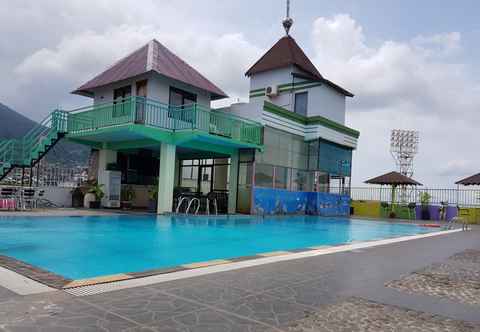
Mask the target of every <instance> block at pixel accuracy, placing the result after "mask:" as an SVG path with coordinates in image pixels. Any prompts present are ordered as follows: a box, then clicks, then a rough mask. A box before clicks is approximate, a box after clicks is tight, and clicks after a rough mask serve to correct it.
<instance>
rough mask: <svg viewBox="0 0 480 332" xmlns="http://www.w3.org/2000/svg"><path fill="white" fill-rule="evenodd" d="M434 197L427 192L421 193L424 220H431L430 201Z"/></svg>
mask: <svg viewBox="0 0 480 332" xmlns="http://www.w3.org/2000/svg"><path fill="white" fill-rule="evenodd" d="M431 198H432V196H431V195H430V194H429V193H427V192H426V191H424V192H422V193H420V205H421V207H422V220H430V210H429V205H430V199H431Z"/></svg>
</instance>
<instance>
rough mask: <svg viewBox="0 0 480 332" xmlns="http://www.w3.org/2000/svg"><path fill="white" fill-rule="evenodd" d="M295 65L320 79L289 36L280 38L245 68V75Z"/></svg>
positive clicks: (311, 64)
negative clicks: (252, 63) (249, 66)
mask: <svg viewBox="0 0 480 332" xmlns="http://www.w3.org/2000/svg"><path fill="white" fill-rule="evenodd" d="M290 65H296V66H297V67H299V68H300V69H302V70H303V71H305V72H307V73H308V74H310V75H312V76H313V77H314V78H316V79H322V78H323V77H322V75H321V74H320V73H319V71H318V70H317V68H315V66H314V65H313V63H312V62H311V61H310V59H309V58H308V57H307V56H306V55H305V53H304V52H303V51H302V49H301V48H300V46H298V44H297V42H296V41H295V39H293V38H292V37H291V36H285V37H282V38H280V40H279V41H277V42H276V43H275V45H273V46H272V48H270V49H269V50H268V51H267V53H265V54H264V55H263V56H262V57H261V58H260V59H259V60H258V61H257V62H255V64H254V65H253V66H252V67H251V68H250V69H249V70H247V72H246V73H245V75H246V76H251V75H253V74H256V73H261V72H264V71H267V70H271V69H278V68H283V67H287V66H290Z"/></svg>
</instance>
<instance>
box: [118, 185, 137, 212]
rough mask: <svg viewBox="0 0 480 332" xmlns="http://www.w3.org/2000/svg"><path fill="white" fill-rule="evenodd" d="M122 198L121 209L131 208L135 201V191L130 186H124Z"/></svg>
mask: <svg viewBox="0 0 480 332" xmlns="http://www.w3.org/2000/svg"><path fill="white" fill-rule="evenodd" d="M121 197H122V202H121V205H122V209H131V208H132V206H133V201H134V200H135V197H136V196H135V190H133V187H132V186H126V187H125V188H124V189H123V190H122V193H121Z"/></svg>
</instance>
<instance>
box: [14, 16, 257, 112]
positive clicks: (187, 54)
mask: <svg viewBox="0 0 480 332" xmlns="http://www.w3.org/2000/svg"><path fill="white" fill-rule="evenodd" d="M152 38H156V39H158V40H159V41H161V42H162V43H163V44H164V45H165V46H167V47H168V48H170V49H171V50H172V51H173V52H174V53H176V54H177V55H178V56H180V57H181V58H183V59H184V60H185V61H187V62H188V63H189V64H190V65H192V66H193V67H195V68H196V69H197V70H199V71H200V72H201V73H202V74H204V75H205V76H206V77H208V78H209V79H210V80H212V81H213V82H214V83H216V84H217V85H218V86H220V87H221V88H223V89H224V90H225V91H226V92H227V94H229V95H230V96H231V97H245V95H246V94H247V92H248V80H247V79H246V78H245V77H244V75H243V74H244V71H245V68H247V67H248V66H249V65H250V64H251V63H253V61H254V60H255V59H256V58H258V57H259V56H260V54H261V49H260V48H258V47H256V46H254V45H252V44H251V43H249V42H248V41H247V40H246V39H245V38H244V36H243V35H242V34H239V33H234V34H223V35H218V36H214V35H207V34H204V35H202V36H199V35H198V34H196V33H188V32H187V31H185V32H184V33H183V34H180V35H179V34H177V33H169V32H165V31H162V30H158V29H157V28H155V27H153V26H127V25H122V26H118V27H113V28H110V29H108V30H107V31H105V32H103V33H97V32H94V31H84V32H82V33H79V34H75V35H72V36H68V37H64V38H63V39H62V40H61V41H60V42H59V43H58V44H57V45H56V46H54V47H52V48H42V49H40V50H37V51H35V52H34V53H33V54H31V55H29V56H28V57H26V58H25V59H24V60H23V61H22V62H21V63H19V64H18V65H17V66H16V67H15V69H14V72H15V74H16V76H17V79H18V82H17V84H18V85H19V89H22V90H29V91H31V94H30V98H34V97H35V95H38V97H40V96H41V95H50V96H58V99H57V102H58V101H59V100H60V103H62V104H64V105H63V106H68V105H69V104H70V103H71V102H70V99H71V98H70V97H69V96H68V95H66V94H67V93H68V91H71V90H73V89H74V88H76V87H78V86H79V85H80V84H81V83H84V82H85V81H87V80H88V79H90V78H92V77H93V76H94V75H96V74H98V73H100V72H101V71H103V70H104V69H105V68H106V67H107V66H109V65H111V64H112V63H114V62H115V61H117V60H118V59H120V58H121V57H123V56H125V55H126V54H128V53H130V52H132V51H133V50H135V49H136V48H138V47H140V46H142V45H144V44H145V43H147V42H148V41H149V40H150V39H152ZM45 78H49V82H50V84H47V85H38V82H41V81H43V80H45ZM33 87H35V89H34V88H33ZM32 93H33V95H32ZM61 98H63V101H61V100H62V99H61ZM52 99H53V98H52ZM85 102H87V101H85ZM65 104H67V105H65ZM56 106H57V105H56V104H55V105H48V107H46V108H45V113H46V112H48V110H49V109H51V108H52V107H56Z"/></svg>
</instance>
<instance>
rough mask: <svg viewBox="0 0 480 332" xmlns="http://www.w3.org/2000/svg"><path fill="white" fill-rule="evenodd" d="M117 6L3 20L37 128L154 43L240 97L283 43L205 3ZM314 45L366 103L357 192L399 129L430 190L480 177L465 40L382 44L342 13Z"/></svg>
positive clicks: (8, 88)
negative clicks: (405, 132)
mask: <svg viewBox="0 0 480 332" xmlns="http://www.w3.org/2000/svg"><path fill="white" fill-rule="evenodd" d="M116 3H117V5H115V6H112V5H111V3H110V2H109V1H106V0H95V1H87V0H75V1H68V2H65V1H54V0H45V1H42V2H41V3H40V2H38V3H37V2H31V3H30V4H29V5H28V6H27V5H25V6H20V5H15V8H11V9H10V10H9V11H0V30H1V31H2V32H4V33H5V34H6V35H9V36H14V37H12V38H4V39H2V40H0V54H2V56H0V71H1V72H2V75H1V76H0V87H1V88H2V90H1V91H2V96H1V97H2V100H1V101H2V102H6V103H7V104H9V105H10V106H12V107H14V108H15V109H17V110H19V111H21V112H23V113H25V114H27V115H30V116H32V117H33V118H35V119H37V120H38V119H40V118H42V117H43V116H44V115H46V114H47V113H48V112H49V110H51V109H52V108H54V107H57V106H59V105H60V106H65V107H69V106H73V105H75V104H76V105H82V104H85V103H88V102H89V101H88V100H86V99H84V98H83V97H73V96H71V95H69V93H68V92H69V91H70V90H73V89H74V88H76V87H78V85H79V84H81V83H83V82H84V81H86V80H88V79H89V78H91V77H92V76H93V75H95V74H97V73H98V72H100V71H101V70H103V69H104V68H105V67H106V66H108V65H110V64H111V63H112V62H114V61H115V60H117V59H119V58H120V57H122V56H124V55H126V54H127V53H129V52H131V51H132V50H133V49H135V48H137V47H139V46H141V45H142V44H144V43H146V42H147V41H148V40H149V39H151V38H157V39H158V40H159V41H161V42H162V43H164V44H165V45H166V46H167V47H169V48H170V49H171V50H172V51H174V52H175V53H177V54H178V55H179V56H180V57H182V58H184V59H185V60H186V61H187V62H188V63H190V64H191V65H192V66H193V67H195V68H197V69H198V70H199V71H200V72H201V73H202V74H204V75H205V76H206V77H208V78H209V79H211V80H212V81H213V82H215V83H217V84H218V85H219V86H220V87H221V88H223V89H224V90H225V91H226V92H227V93H228V94H229V95H231V96H232V97H237V96H238V97H244V96H246V95H247V93H248V80H247V79H245V77H244V75H243V74H244V72H245V70H246V69H247V68H248V67H249V66H250V65H251V64H252V63H253V62H254V61H255V60H256V59H257V58H258V57H259V56H260V55H261V54H262V52H263V51H265V49H267V48H269V47H270V46H271V44H270V43H273V42H274V40H271V41H270V42H269V44H268V45H262V47H259V46H258V45H256V44H254V43H252V42H251V41H250V39H249V38H246V37H245V35H244V33H246V31H248V30H249V29H250V27H249V26H246V25H242V26H235V27H234V28H233V31H228V32H225V31H226V29H224V28H223V27H222V26H217V25H216V24H223V25H226V24H227V23H225V22H226V21H228V19H227V18H225V17H223V18H222V17H221V14H222V13H223V12H221V11H218V12H214V14H215V15H218V16H219V19H218V20H207V21H205V19H204V17H206V16H205V15H199V13H198V12H195V11H196V10H197V11H198V10H201V11H204V12H209V11H210V9H209V8H207V7H205V6H200V5H198V4H197V3H196V2H194V1H191V5H188V6H187V5H185V6H184V7H183V8H184V9H183V10H181V11H179V10H178V8H177V7H178V4H176V3H175V2H159V1H153V0H151V1H145V2H143V3H142V6H138V5H136V4H135V2H133V1H129V0H119V1H117V2H116ZM13 6H14V5H12V7H13ZM224 7H228V6H227V5H225V6H224ZM222 10H225V8H223V9H222ZM226 12H228V10H227V11H226ZM202 13H203V12H202ZM203 14H205V13H203ZM210 14H212V13H210ZM220 18H221V19H220ZM18 22H28V24H18ZM218 22H223V23H218ZM199 27H201V29H202V30H201V33H200V31H199V29H198V28H199ZM267 30H268V27H266V30H264V31H267ZM268 31H270V30H268ZM279 33H280V32H279ZM264 34H265V33H264ZM270 34H271V32H269V33H267V34H266V35H270ZM252 35H254V34H253V32H252ZM250 38H251V37H250ZM12 40H21V41H22V42H21V43H20V42H19V43H18V45H12ZM311 40H312V44H313V50H314V55H315V56H314V59H313V60H314V63H315V64H316V65H317V67H318V69H319V70H320V72H321V73H322V74H323V75H325V76H326V77H327V78H329V79H331V80H333V81H335V82H337V83H339V84H340V85H343V86H344V87H345V88H347V89H349V90H351V91H352V92H354V93H355V94H356V96H355V98H353V99H351V100H349V102H348V108H347V110H348V115H347V119H348V124H349V125H350V126H352V127H354V128H358V129H360V130H361V137H360V145H359V148H358V151H357V152H356V153H355V161H354V179H353V182H354V184H357V185H358V184H361V183H362V181H363V180H365V179H366V178H368V177H370V176H374V175H377V174H378V173H380V172H383V171H388V170H391V169H392V168H394V164H393V161H392V159H391V156H390V154H389V152H388V139H389V131H390V130H391V129H393V128H404V129H417V130H419V131H420V133H421V145H420V153H419V155H418V158H417V159H416V169H417V171H416V177H417V178H418V179H419V180H420V181H421V182H423V183H425V184H427V185H430V186H431V185H434V184H435V185H438V186H451V185H452V184H453V182H454V181H455V180H457V179H458V178H460V177H463V176H466V175H468V174H465V173H468V172H470V171H473V170H474V169H475V167H476V166H477V167H478V165H479V164H480V157H477V156H476V154H475V153H473V152H472V151H476V149H477V146H476V142H475V139H473V138H474V137H476V135H477V128H476V123H479V120H480V115H478V110H479V109H480V93H479V92H480V85H479V81H478V79H477V78H476V77H472V76H470V72H471V68H469V67H468V66H467V65H465V64H463V63H462V62H460V61H459V59H460V57H461V56H462V55H463V53H462V52H463V47H462V36H461V34H460V33H458V32H455V31H452V32H446V33H436V34H433V35H418V36H415V37H413V38H411V39H410V40H400V41H398V40H385V41H374V42H372V41H370V40H369V38H368V32H367V31H366V30H365V29H364V28H363V27H362V26H361V25H360V24H359V23H358V22H357V21H355V20H354V19H353V18H352V17H351V16H350V15H348V14H339V15H335V16H332V17H328V18H325V17H319V18H317V19H316V20H315V21H314V23H313V26H312V29H311ZM306 46H307V45H303V47H305V48H306Z"/></svg>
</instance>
